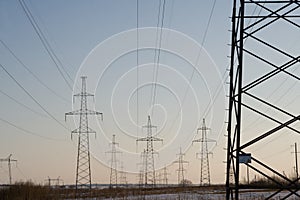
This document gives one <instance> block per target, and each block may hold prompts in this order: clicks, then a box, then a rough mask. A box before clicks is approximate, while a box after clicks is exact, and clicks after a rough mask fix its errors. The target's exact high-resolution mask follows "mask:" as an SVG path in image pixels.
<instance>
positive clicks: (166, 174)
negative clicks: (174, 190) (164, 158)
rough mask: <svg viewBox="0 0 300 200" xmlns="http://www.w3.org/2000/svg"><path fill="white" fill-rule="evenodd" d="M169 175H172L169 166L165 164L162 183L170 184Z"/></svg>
mask: <svg viewBox="0 0 300 200" xmlns="http://www.w3.org/2000/svg"><path fill="white" fill-rule="evenodd" d="M168 175H170V173H168V170H167V167H166V166H165V167H164V168H163V182H162V184H165V185H168Z"/></svg>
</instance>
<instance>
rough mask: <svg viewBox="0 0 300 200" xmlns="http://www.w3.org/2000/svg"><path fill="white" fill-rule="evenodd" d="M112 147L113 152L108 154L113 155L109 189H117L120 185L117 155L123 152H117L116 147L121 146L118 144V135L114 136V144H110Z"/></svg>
mask: <svg viewBox="0 0 300 200" xmlns="http://www.w3.org/2000/svg"><path fill="white" fill-rule="evenodd" d="M110 145H111V150H110V151H107V152H106V153H110V154H111V160H110V178H109V187H117V185H118V171H117V162H118V160H117V153H121V152H120V151H117V148H116V146H117V145H119V143H117V142H116V135H113V137H112V142H111V143H110Z"/></svg>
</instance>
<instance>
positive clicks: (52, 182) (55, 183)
mask: <svg viewBox="0 0 300 200" xmlns="http://www.w3.org/2000/svg"><path fill="white" fill-rule="evenodd" d="M45 181H47V183H48V186H49V187H51V186H54V187H58V186H59V185H60V183H61V182H62V183H63V180H62V179H61V178H60V177H57V178H50V177H49V176H48V178H47V179H46V180H45Z"/></svg>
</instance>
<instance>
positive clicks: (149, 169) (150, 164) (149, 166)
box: [136, 115, 163, 186]
mask: <svg viewBox="0 0 300 200" xmlns="http://www.w3.org/2000/svg"><path fill="white" fill-rule="evenodd" d="M143 128H146V129H147V137H144V138H140V139H137V140H136V141H137V142H140V141H141V142H147V147H146V152H145V185H151V186H155V168H154V154H155V151H154V148H153V142H157V141H161V142H162V141H163V140H162V139H160V138H157V137H153V135H152V129H154V128H157V127H156V126H153V125H152V124H151V118H150V116H149V115H148V123H147V125H146V126H143Z"/></svg>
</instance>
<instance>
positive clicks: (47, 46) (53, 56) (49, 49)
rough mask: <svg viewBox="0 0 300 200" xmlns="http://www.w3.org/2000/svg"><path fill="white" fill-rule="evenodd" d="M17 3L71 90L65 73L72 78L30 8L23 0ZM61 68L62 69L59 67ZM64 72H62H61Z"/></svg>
mask: <svg viewBox="0 0 300 200" xmlns="http://www.w3.org/2000/svg"><path fill="white" fill-rule="evenodd" d="M19 3H20V5H21V7H22V9H23V11H24V12H25V14H26V16H27V18H28V20H29V22H30V24H31V25H32V27H33V29H34V31H35V32H36V34H37V35H38V37H39V39H40V40H41V42H42V44H43V46H44V48H45V50H46V51H47V53H48V55H49V56H50V58H51V60H52V61H53V62H54V64H55V66H56V68H57V70H58V72H59V74H60V75H61V77H62V78H63V79H64V81H65V82H66V84H67V86H68V87H69V89H70V90H72V86H71V85H70V83H69V82H68V81H67V79H66V77H65V75H64V73H65V74H67V76H68V78H69V79H70V80H71V81H73V80H72V78H71V77H70V75H69V74H68V73H67V71H66V70H65V69H64V67H63V65H62V63H61V61H60V60H59V59H58V57H57V56H56V54H55V53H54V51H53V48H52V47H51V45H50V44H49V42H48V41H47V39H46V37H45V35H44V33H43V32H42V30H41V29H40V27H39V25H38V23H37V22H36V20H35V19H34V17H33V15H32V13H31V11H30V9H29V8H28V6H27V5H26V3H25V1H24V0H19ZM61 68H62V69H61ZM62 70H63V71H62ZM63 72H64V73H63ZM73 82H74V81H73Z"/></svg>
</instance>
